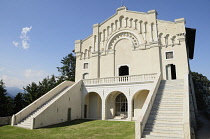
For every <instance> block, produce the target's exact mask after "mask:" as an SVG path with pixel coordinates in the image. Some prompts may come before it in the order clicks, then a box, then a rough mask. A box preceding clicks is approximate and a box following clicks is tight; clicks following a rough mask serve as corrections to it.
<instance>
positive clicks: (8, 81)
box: [0, 75, 28, 89]
mask: <svg viewBox="0 0 210 139" xmlns="http://www.w3.org/2000/svg"><path fill="white" fill-rule="evenodd" d="M0 80H3V82H4V83H5V86H6V87H18V88H20V89H22V88H23V87H24V86H26V85H27V84H28V82H27V81H23V80H20V79H18V78H15V77H9V76H7V75H0Z"/></svg>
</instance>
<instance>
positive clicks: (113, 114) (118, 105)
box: [106, 91, 128, 119]
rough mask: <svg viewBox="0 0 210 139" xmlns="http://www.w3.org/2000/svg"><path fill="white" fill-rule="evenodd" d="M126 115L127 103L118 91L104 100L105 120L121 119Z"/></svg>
mask: <svg viewBox="0 0 210 139" xmlns="http://www.w3.org/2000/svg"><path fill="white" fill-rule="evenodd" d="M127 115H128V103H127V98H126V96H125V95H124V94H123V93H122V92H119V91H114V92H112V93H110V94H109V95H108V96H107V99H106V117H107V119H113V118H116V119H123V118H127Z"/></svg>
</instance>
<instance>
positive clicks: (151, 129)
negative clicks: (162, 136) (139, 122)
mask: <svg viewBox="0 0 210 139" xmlns="http://www.w3.org/2000/svg"><path fill="white" fill-rule="evenodd" d="M144 130H145V132H160V133H161V132H162V133H177V134H183V133H182V131H183V130H182V129H176V130H174V129H158V128H144Z"/></svg>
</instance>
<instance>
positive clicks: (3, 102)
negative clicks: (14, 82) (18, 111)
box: [0, 80, 13, 117]
mask: <svg viewBox="0 0 210 139" xmlns="http://www.w3.org/2000/svg"><path fill="white" fill-rule="evenodd" d="M6 91H7V90H6V89H5V86H4V82H3V81H2V80H0V116H2V117H4V116H10V115H12V114H13V99H12V98H11V97H9V96H7V93H6Z"/></svg>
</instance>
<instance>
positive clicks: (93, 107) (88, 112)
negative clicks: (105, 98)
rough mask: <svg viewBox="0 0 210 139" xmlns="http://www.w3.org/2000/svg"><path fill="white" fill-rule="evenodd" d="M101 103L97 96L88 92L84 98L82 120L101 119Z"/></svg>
mask: <svg viewBox="0 0 210 139" xmlns="http://www.w3.org/2000/svg"><path fill="white" fill-rule="evenodd" d="M101 109H102V102H101V97H100V96H99V94H97V93H95V92H90V93H88V94H87V95H86V97H85V104H84V118H89V119H101V113H102V111H101Z"/></svg>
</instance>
